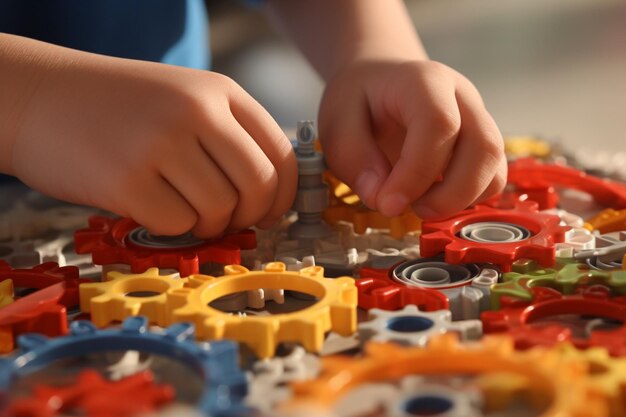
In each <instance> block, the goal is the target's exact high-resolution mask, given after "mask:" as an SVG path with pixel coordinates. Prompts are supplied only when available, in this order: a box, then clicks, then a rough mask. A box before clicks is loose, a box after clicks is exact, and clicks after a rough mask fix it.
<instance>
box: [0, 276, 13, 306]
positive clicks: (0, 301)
mask: <svg viewBox="0 0 626 417" xmlns="http://www.w3.org/2000/svg"><path fill="white" fill-rule="evenodd" d="M12 302H13V280H10V279H5V280H4V281H0V308H2V307H5V306H8V305H9V304H11V303H12Z"/></svg>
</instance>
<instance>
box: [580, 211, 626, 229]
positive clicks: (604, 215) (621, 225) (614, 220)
mask: <svg viewBox="0 0 626 417" xmlns="http://www.w3.org/2000/svg"><path fill="white" fill-rule="evenodd" d="M587 223H588V224H589V226H590V227H591V228H592V229H593V230H597V231H598V232H600V233H603V234H604V233H610V232H619V231H621V230H626V209H623V210H614V209H612V208H608V209H606V210H603V211H601V212H600V213H598V214H597V215H596V216H594V217H592V218H590V219H587Z"/></svg>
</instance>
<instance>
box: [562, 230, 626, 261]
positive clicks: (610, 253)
mask: <svg viewBox="0 0 626 417" xmlns="http://www.w3.org/2000/svg"><path fill="white" fill-rule="evenodd" d="M573 256H574V259H576V260H578V261H581V260H583V261H585V262H586V263H587V264H588V265H589V266H591V267H593V268H596V269H618V268H619V269H621V268H622V267H623V265H624V262H623V260H624V258H625V257H626V232H613V233H607V234H604V235H600V236H596V238H595V248H593V249H587V250H582V251H579V252H577V253H575V254H574V255H573Z"/></svg>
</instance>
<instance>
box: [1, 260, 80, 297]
mask: <svg viewBox="0 0 626 417" xmlns="http://www.w3.org/2000/svg"><path fill="white" fill-rule="evenodd" d="M77 278H78V268H76V267H74V266H63V267H61V266H59V264H57V263H56V262H46V263H43V264H40V265H36V266H33V267H31V268H21V269H18V268H12V267H11V266H10V265H9V264H8V263H6V262H4V261H0V281H4V280H7V279H10V280H12V281H13V284H14V286H15V288H28V289H37V290H40V289H43V288H46V287H49V286H51V285H54V284H58V283H60V282H65V281H68V280H75V279H77Z"/></svg>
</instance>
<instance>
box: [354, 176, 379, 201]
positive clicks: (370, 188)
mask: <svg viewBox="0 0 626 417" xmlns="http://www.w3.org/2000/svg"><path fill="white" fill-rule="evenodd" d="M379 182H380V177H379V176H378V174H377V173H376V172H375V171H373V170H371V169H366V170H365V171H363V172H362V173H361V175H359V177H358V178H357V180H356V183H355V184H354V188H355V190H354V191H355V192H356V193H357V194H358V195H359V198H360V199H361V201H362V202H363V203H365V205H366V206H368V207H369V208H371V209H373V208H374V201H375V198H376V195H375V194H376V190H377V189H378V183H379Z"/></svg>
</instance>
